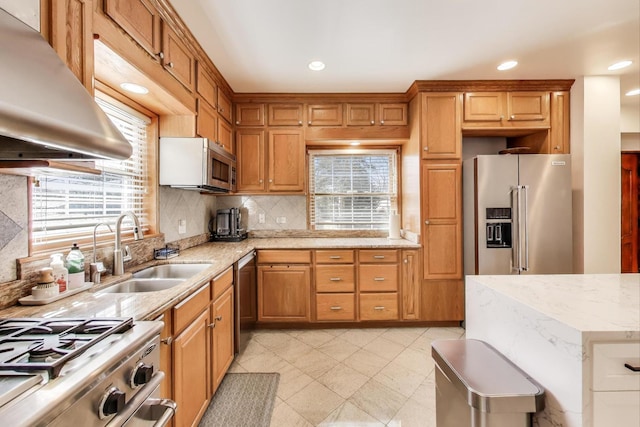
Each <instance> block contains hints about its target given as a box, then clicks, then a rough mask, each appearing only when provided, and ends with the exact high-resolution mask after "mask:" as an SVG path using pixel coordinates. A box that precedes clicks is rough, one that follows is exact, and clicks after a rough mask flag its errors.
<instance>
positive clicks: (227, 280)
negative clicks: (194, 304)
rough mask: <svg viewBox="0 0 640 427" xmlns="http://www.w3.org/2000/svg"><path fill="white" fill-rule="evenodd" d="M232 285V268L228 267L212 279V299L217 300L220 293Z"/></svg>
mask: <svg viewBox="0 0 640 427" xmlns="http://www.w3.org/2000/svg"><path fill="white" fill-rule="evenodd" d="M231 285H233V268H232V267H229V268H227V270H226V271H224V272H223V273H222V274H220V275H218V276H216V277H215V279H213V297H212V298H211V299H212V300H214V301H215V300H217V299H218V297H219V296H220V295H222V293H223V292H224V291H225V290H226V289H227V288H228V287H229V286H231Z"/></svg>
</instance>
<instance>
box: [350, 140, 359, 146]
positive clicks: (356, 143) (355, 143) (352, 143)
mask: <svg viewBox="0 0 640 427" xmlns="http://www.w3.org/2000/svg"><path fill="white" fill-rule="evenodd" d="M349 145H360V143H359V142H358V141H354V142H351V143H350V144H349Z"/></svg>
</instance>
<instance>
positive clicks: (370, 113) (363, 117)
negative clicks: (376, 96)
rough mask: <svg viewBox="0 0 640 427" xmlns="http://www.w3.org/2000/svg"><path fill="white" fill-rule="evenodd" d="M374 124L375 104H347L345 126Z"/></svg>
mask: <svg viewBox="0 0 640 427" xmlns="http://www.w3.org/2000/svg"><path fill="white" fill-rule="evenodd" d="M375 124H376V105H375V104H373V103H371V104H347V126H371V125H375Z"/></svg>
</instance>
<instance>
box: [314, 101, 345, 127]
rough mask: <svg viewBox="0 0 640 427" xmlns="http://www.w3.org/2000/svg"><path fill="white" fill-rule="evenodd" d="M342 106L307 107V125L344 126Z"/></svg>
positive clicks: (319, 105) (320, 105) (318, 105)
mask: <svg viewBox="0 0 640 427" xmlns="http://www.w3.org/2000/svg"><path fill="white" fill-rule="evenodd" d="M342 120H343V119H342V104H316V105H308V106H307V125H309V126H342Z"/></svg>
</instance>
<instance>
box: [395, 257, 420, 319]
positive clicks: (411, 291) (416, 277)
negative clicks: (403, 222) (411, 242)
mask: <svg viewBox="0 0 640 427" xmlns="http://www.w3.org/2000/svg"><path fill="white" fill-rule="evenodd" d="M400 268H401V271H402V272H401V275H400V283H401V287H402V319H403V320H420V295H421V294H420V288H421V286H420V285H421V283H422V278H421V277H420V251H419V250H417V249H411V250H410V249H405V250H403V251H402V265H401V267H400Z"/></svg>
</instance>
